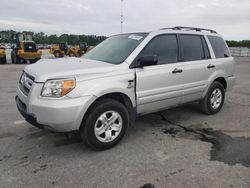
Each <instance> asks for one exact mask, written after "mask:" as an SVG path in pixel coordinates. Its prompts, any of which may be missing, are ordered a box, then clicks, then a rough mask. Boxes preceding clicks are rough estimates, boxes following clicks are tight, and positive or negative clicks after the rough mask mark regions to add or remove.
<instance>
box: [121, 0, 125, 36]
mask: <svg viewBox="0 0 250 188" xmlns="http://www.w3.org/2000/svg"><path fill="white" fill-rule="evenodd" d="M123 1H124V0H121V33H123Z"/></svg>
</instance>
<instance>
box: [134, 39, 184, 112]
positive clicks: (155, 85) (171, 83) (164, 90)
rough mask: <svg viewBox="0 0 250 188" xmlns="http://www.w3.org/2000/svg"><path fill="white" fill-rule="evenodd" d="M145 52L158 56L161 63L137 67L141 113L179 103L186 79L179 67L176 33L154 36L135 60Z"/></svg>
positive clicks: (137, 93)
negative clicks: (183, 77)
mask: <svg viewBox="0 0 250 188" xmlns="http://www.w3.org/2000/svg"><path fill="white" fill-rule="evenodd" d="M145 55H157V57H158V64H157V65H153V66H147V67H143V68H137V69H136V95H137V112H138V114H146V113H151V112H154V111H158V110H162V109H166V108H168V107H172V106H176V105H178V104H179V103H180V100H181V97H182V87H183V86H182V82H183V80H182V74H181V71H180V70H178V69H176V68H178V67H177V65H178V63H176V62H178V42H177V36H176V35H174V34H168V35H160V36H157V37H155V38H153V39H152V40H151V41H150V42H149V44H148V45H147V46H146V47H145V48H144V49H143V50H142V52H141V53H140V54H139V56H138V57H137V59H136V60H138V59H139V58H140V57H142V56H145ZM136 60H135V61H136Z"/></svg>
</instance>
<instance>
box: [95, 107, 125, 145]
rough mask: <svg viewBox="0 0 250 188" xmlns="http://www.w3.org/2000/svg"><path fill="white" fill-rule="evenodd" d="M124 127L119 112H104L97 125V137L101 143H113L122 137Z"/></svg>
mask: <svg viewBox="0 0 250 188" xmlns="http://www.w3.org/2000/svg"><path fill="white" fill-rule="evenodd" d="M122 126H123V122H122V117H121V115H120V114H119V113H118V112H115V111H107V112H104V113H103V114H102V115H100V116H99V118H98V119H97V121H96V123H95V136H96V138H97V139H98V140H99V141H101V142H106V143H107V142H112V141H113V140H115V139H116V138H117V137H118V136H119V135H120V133H121V130H122Z"/></svg>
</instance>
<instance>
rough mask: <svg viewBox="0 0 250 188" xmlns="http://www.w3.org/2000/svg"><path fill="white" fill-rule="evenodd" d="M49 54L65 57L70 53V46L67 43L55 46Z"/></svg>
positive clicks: (52, 46)
mask: <svg viewBox="0 0 250 188" xmlns="http://www.w3.org/2000/svg"><path fill="white" fill-rule="evenodd" d="M49 53H51V54H53V55H54V56H55V57H64V56H65V55H67V53H68V44H67V43H65V42H62V43H59V44H53V45H51V47H50V50H49Z"/></svg>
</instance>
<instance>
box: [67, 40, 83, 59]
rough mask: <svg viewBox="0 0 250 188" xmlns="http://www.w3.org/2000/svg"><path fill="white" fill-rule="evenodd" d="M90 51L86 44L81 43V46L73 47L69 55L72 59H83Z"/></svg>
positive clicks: (69, 50)
mask: <svg viewBox="0 0 250 188" xmlns="http://www.w3.org/2000/svg"><path fill="white" fill-rule="evenodd" d="M87 51H88V45H87V43H86V42H81V43H80V44H79V45H76V46H72V47H70V48H69V49H68V52H67V55H68V56H70V57H81V56H82V55H83V54H84V53H86V52H87Z"/></svg>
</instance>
